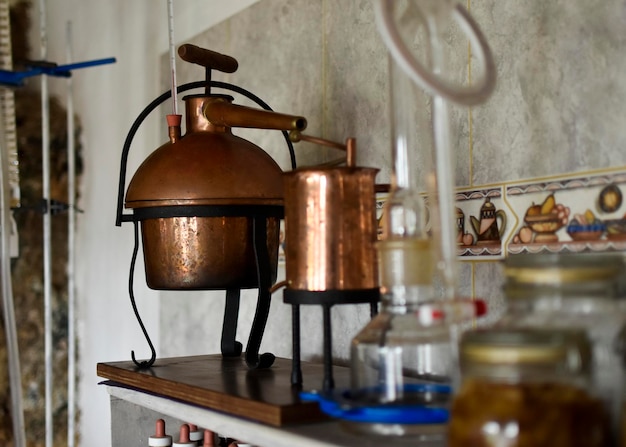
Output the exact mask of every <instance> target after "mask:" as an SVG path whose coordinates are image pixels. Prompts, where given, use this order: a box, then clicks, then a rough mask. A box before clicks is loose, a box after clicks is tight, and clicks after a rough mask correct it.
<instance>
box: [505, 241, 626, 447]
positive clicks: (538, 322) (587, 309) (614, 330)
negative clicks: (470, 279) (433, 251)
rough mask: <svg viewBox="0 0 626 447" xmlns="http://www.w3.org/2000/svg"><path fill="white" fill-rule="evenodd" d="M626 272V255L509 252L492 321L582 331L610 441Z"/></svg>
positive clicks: (620, 368) (618, 391)
mask: <svg viewBox="0 0 626 447" xmlns="http://www.w3.org/2000/svg"><path fill="white" fill-rule="evenodd" d="M624 271H625V263H624V257H623V256H622V255H621V254H617V253H585V254H529V255H515V256H510V257H509V258H507V260H506V261H505V267H504V273H505V277H506V279H505V283H504V295H505V298H506V303H507V310H506V312H505V314H504V316H503V317H502V318H501V319H500V320H499V321H498V322H497V323H496V326H497V327H507V328H562V329H567V328H569V329H582V330H584V331H585V332H586V333H587V335H588V337H589V339H590V341H591V345H592V370H591V380H592V384H593V387H594V389H596V390H597V391H598V393H599V396H600V397H601V398H602V400H603V402H604V404H605V408H606V410H607V412H608V414H609V415H610V417H611V420H612V427H613V436H614V439H617V437H618V430H619V417H620V414H621V408H620V407H621V402H620V396H622V395H623V392H624V389H623V387H624V380H625V379H626V376H625V374H624V364H623V362H622V356H623V354H622V352H621V349H620V348H619V341H620V339H621V336H620V334H621V332H622V331H623V330H624V328H625V327H626V326H625V325H626V307H625V306H624V304H625V301H624V299H623V296H622V295H623V293H622V282H623V277H624ZM610 445H615V443H611V444H610Z"/></svg>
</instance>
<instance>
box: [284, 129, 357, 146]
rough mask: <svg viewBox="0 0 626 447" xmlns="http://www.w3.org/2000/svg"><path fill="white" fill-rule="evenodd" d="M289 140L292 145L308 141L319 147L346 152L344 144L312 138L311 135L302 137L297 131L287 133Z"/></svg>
mask: <svg viewBox="0 0 626 447" xmlns="http://www.w3.org/2000/svg"><path fill="white" fill-rule="evenodd" d="M289 139H290V140H291V141H292V142H294V143H299V142H300V141H308V142H309V143H314V144H319V145H320V146H327V147H334V148H335V149H340V150H342V151H345V150H346V145H345V144H341V143H337V142H335V141H331V140H326V139H324V138H320V137H313V136H311V135H304V134H303V133H300V132H299V131H297V130H294V131H291V132H289Z"/></svg>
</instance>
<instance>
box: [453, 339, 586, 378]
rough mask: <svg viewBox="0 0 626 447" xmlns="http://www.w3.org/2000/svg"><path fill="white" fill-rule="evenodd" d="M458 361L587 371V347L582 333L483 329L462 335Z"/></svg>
mask: <svg viewBox="0 0 626 447" xmlns="http://www.w3.org/2000/svg"><path fill="white" fill-rule="evenodd" d="M460 356H461V361H462V362H463V363H465V362H471V363H481V364H492V365H505V364H506V365H539V366H540V365H551V364H554V365H556V364H563V365H566V366H568V367H569V368H572V369H574V370H582V369H587V368H589V366H590V362H591V344H590V341H589V339H588V337H587V335H586V333H585V332H584V331H582V330H561V329H559V330H553V329H487V330H477V331H470V332H467V333H465V334H464V336H463V338H462V339H461V343H460Z"/></svg>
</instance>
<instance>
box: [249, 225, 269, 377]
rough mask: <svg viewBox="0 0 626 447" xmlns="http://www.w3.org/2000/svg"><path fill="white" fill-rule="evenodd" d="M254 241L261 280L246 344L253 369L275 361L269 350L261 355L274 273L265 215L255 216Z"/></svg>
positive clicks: (267, 366)
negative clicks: (268, 245)
mask: <svg viewBox="0 0 626 447" xmlns="http://www.w3.org/2000/svg"><path fill="white" fill-rule="evenodd" d="M252 225H253V243H254V254H255V256H256V265H257V277H258V282H259V297H258V299H257V305H256V313H255V314H254V320H253V321H252V328H251V329H250V338H249V339H248V345H247V346H246V364H247V365H248V367H249V368H251V369H256V368H269V367H270V366H272V364H273V363H274V359H275V357H274V354H271V353H269V352H267V353H264V354H261V355H259V349H260V347H261V340H262V339H263V332H264V331H265V324H266V323H267V317H268V315H269V313H270V299H271V294H270V286H271V282H272V275H271V271H270V265H269V253H268V249H267V221H266V218H265V217H264V216H255V217H254V219H253V224H252Z"/></svg>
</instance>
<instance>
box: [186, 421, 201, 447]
mask: <svg viewBox="0 0 626 447" xmlns="http://www.w3.org/2000/svg"><path fill="white" fill-rule="evenodd" d="M187 425H189V440H190V441H192V442H195V443H196V444H197V445H198V446H201V445H202V439H203V435H202V432H201V431H200V430H198V426H197V425H196V424H187Z"/></svg>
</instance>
